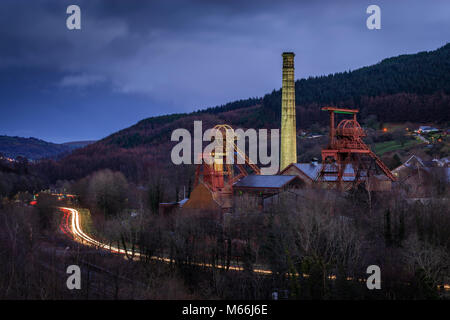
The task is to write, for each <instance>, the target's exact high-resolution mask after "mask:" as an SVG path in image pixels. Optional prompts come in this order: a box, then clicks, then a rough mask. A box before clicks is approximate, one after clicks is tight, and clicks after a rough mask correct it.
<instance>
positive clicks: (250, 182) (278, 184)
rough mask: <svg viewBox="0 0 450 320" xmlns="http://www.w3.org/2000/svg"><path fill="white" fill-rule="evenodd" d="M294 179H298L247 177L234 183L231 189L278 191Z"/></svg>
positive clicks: (277, 176)
mask: <svg viewBox="0 0 450 320" xmlns="http://www.w3.org/2000/svg"><path fill="white" fill-rule="evenodd" d="M295 179H298V177H297V176H287V175H248V176H245V177H243V178H242V179H241V180H239V181H238V182H236V183H235V184H234V185H233V187H237V188H261V189H263V188H268V189H269V188H270V189H280V188H283V187H284V186H285V185H287V184H289V183H290V182H291V181H293V180H295Z"/></svg>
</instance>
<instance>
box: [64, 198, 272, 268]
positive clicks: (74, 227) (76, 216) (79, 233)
mask: <svg viewBox="0 0 450 320" xmlns="http://www.w3.org/2000/svg"><path fill="white" fill-rule="evenodd" d="M60 209H61V210H62V211H63V212H64V211H66V212H68V213H70V214H71V216H72V219H71V223H70V226H69V225H66V226H65V227H61V230H63V231H64V230H70V232H71V233H72V235H73V236H74V239H75V241H77V242H78V243H81V244H84V245H90V246H94V247H98V248H102V249H105V250H109V251H111V252H114V253H120V254H126V255H128V256H132V257H133V258H134V257H136V258H140V257H147V256H146V255H144V254H142V253H140V252H137V251H134V252H133V251H131V250H125V249H121V248H117V247H114V246H110V245H108V244H106V243H102V242H100V241H98V240H95V239H93V238H91V237H90V236H89V235H87V234H86V233H85V232H84V231H83V230H82V229H81V226H80V225H81V222H80V213H79V212H78V210H76V209H73V208H67V207H60ZM63 221H66V222H65V223H66V224H67V223H68V219H63ZM150 259H152V260H158V261H162V262H165V263H171V262H172V261H173V260H172V259H169V258H166V257H157V256H152V257H150ZM191 264H192V265H195V266H199V267H206V268H217V269H228V270H233V271H243V270H244V269H243V268H242V267H238V266H228V267H227V266H224V265H220V264H217V265H212V264H209V263H195V262H194V263H191ZM253 272H255V273H259V274H272V271H271V270H264V269H253Z"/></svg>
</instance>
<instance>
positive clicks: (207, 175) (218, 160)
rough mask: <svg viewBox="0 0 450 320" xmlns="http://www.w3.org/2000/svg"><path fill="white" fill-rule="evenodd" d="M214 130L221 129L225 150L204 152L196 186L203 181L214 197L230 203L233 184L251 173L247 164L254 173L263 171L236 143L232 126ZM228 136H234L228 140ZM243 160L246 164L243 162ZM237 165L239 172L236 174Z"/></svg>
mask: <svg viewBox="0 0 450 320" xmlns="http://www.w3.org/2000/svg"><path fill="white" fill-rule="evenodd" d="M214 130H220V131H221V133H222V135H221V136H222V139H223V143H222V146H223V150H221V151H220V152H218V153H216V152H214V151H213V152H211V153H210V154H203V156H202V163H201V164H199V165H197V168H196V170H195V181H194V187H196V186H197V185H198V184H199V182H200V181H201V182H202V183H203V184H204V185H205V186H207V187H208V188H209V189H210V190H211V191H212V192H213V195H214V198H216V199H220V202H221V203H228V202H229V201H226V200H227V199H231V197H232V195H233V184H234V183H235V182H237V181H238V180H239V179H241V178H242V177H245V176H247V175H248V174H249V173H248V172H247V170H246V166H248V167H249V168H250V169H251V171H253V174H260V173H261V172H260V169H259V167H258V166H257V165H256V164H254V163H253V162H251V161H250V159H249V158H248V157H247V155H246V154H245V153H244V152H242V151H241V150H240V149H239V148H238V147H237V145H236V143H235V139H236V137H235V135H234V130H233V128H232V127H231V126H229V125H227V124H221V125H216V126H215V127H214ZM227 133H228V135H227ZM227 137H233V138H232V139H231V140H227ZM227 148H229V149H230V150H232V157H233V159H232V160H231V161H230V159H228V157H229V153H227V151H228V150H227ZM208 157H211V159H212V163H210V164H208V163H207V162H206V161H205V159H207V158H208ZM239 158H240V159H239ZM238 159H239V161H238ZM242 162H244V164H241V163H242ZM235 167H236V168H237V170H238V172H239V173H238V174H236V175H235V170H234V168H235Z"/></svg>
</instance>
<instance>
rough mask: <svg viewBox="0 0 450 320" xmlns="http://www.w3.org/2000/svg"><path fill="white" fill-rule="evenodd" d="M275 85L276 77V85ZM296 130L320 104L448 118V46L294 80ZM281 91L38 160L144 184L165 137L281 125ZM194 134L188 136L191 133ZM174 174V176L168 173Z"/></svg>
mask: <svg viewBox="0 0 450 320" xmlns="http://www.w3.org/2000/svg"><path fill="white" fill-rule="evenodd" d="M280 83H281V80H280ZM295 85H296V109H297V130H299V129H307V128H309V127H310V126H311V125H313V124H316V125H317V124H319V125H325V124H326V123H327V121H328V117H327V114H326V113H324V112H322V111H320V108H321V107H322V106H324V105H336V106H346V107H352V108H359V109H360V110H361V113H360V115H359V117H360V119H361V120H363V119H364V118H366V117H368V116H369V115H374V116H376V117H377V118H378V120H379V121H381V122H407V121H411V122H438V123H445V122H448V121H449V120H450V112H448V110H449V107H450V44H447V45H445V46H443V47H441V48H439V49H437V50H435V51H430V52H420V53H416V54H411V55H401V56H398V57H394V58H389V59H385V60H383V61H381V62H380V63H378V64H376V65H373V66H369V67H364V68H360V69H357V70H354V71H351V72H342V73H336V74H332V75H328V76H322V77H311V78H308V79H300V80H297V81H296V84H295ZM280 110H281V90H274V91H273V92H272V93H270V94H267V95H265V96H264V97H263V98H262V99H260V98H250V99H247V100H240V101H236V102H232V103H228V104H225V105H222V106H218V107H215V108H209V109H206V110H200V111H196V112H192V113H190V114H173V115H166V116H159V117H152V118H148V119H144V120H142V121H140V122H138V123H137V124H136V125H134V126H131V127H129V128H126V129H124V130H121V131H119V132H117V133H114V134H112V135H110V136H108V137H106V138H104V139H103V140H101V141H99V142H97V143H94V144H92V145H89V146H87V147H85V148H82V149H79V150H76V151H75V152H73V153H72V154H71V155H69V156H67V157H66V158H64V159H63V160H62V161H59V162H58V163H53V162H47V163H42V164H41V165H42V167H43V168H42V169H43V170H44V171H46V172H47V173H48V174H49V176H50V177H51V179H52V180H55V179H76V178H81V177H83V176H85V175H87V174H90V173H92V172H94V171H96V170H99V169H102V168H110V169H112V170H118V171H122V172H123V173H124V174H125V175H126V176H127V177H128V178H130V179H131V180H133V181H145V180H146V179H149V177H150V176H152V175H155V174H156V173H159V174H160V173H161V172H162V170H163V167H165V166H170V161H169V159H170V148H171V146H172V145H173V144H174V143H173V142H171V141H170V135H171V132H172V131H173V130H174V129H176V128H186V129H188V130H192V128H193V121H194V120H202V121H203V128H204V129H207V128H211V127H213V126H214V125H216V124H220V123H227V124H230V125H232V126H234V127H243V128H263V127H264V128H279V126H280ZM191 132H192V131H191ZM172 173H173V171H172Z"/></svg>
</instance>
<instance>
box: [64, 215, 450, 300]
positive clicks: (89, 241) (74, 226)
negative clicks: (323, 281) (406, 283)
mask: <svg viewBox="0 0 450 320" xmlns="http://www.w3.org/2000/svg"><path fill="white" fill-rule="evenodd" d="M60 209H61V210H62V211H63V212H65V213H70V214H71V216H72V219H71V222H70V225H69V216H68V215H67V216H66V215H64V217H63V219H62V220H63V222H62V223H64V224H65V226H60V229H61V230H62V231H63V232H64V233H66V234H67V232H66V231H65V230H68V231H70V232H71V233H72V235H73V236H74V239H75V241H77V242H78V243H81V244H84V245H90V246H94V247H97V248H102V249H105V250H109V251H111V252H114V253H119V254H126V255H127V256H131V257H133V258H134V257H137V258H140V257H147V256H146V255H144V254H142V253H140V252H137V251H131V250H125V249H121V248H117V247H113V246H110V245H108V244H106V243H102V242H100V241H97V240H95V239H93V238H91V237H90V236H89V235H87V234H86V233H85V232H84V231H83V230H82V229H81V226H80V225H81V222H80V213H79V212H78V210H76V209H73V208H67V207H60ZM150 259H152V260H157V261H162V262H165V263H172V261H173V260H172V259H169V258H166V257H157V256H152V257H150ZM191 264H192V265H195V266H198V267H205V268H216V269H226V270H232V271H244V268H242V267H238V266H228V267H227V266H224V265H221V264H216V265H212V264H210V263H196V262H193V263H191ZM253 272H255V273H258V274H265V275H270V274H272V271H271V270H265V269H259V268H257V269H253ZM299 275H300V274H298V273H297V274H293V276H297V277H298V276H299ZM302 276H303V277H305V278H307V277H309V275H307V274H302ZM328 279H330V280H335V279H336V276H335V275H330V276H328ZM347 280H353V278H351V277H348V278H347ZM358 281H359V282H363V281H366V280H365V279H358ZM443 287H444V290H446V291H448V290H450V285H449V284H445V285H443Z"/></svg>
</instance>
